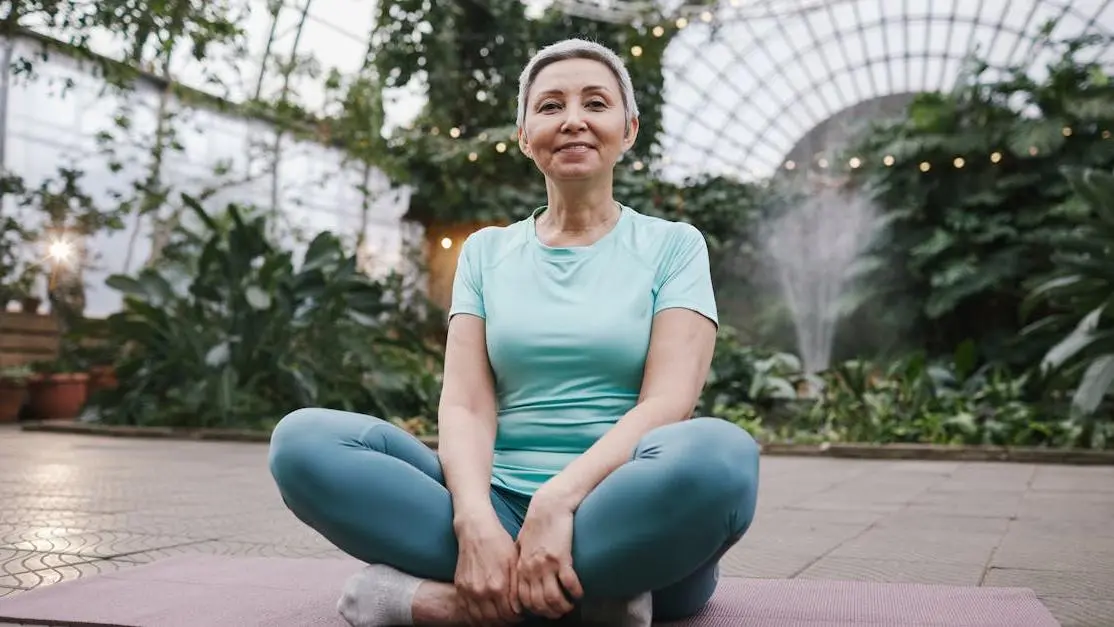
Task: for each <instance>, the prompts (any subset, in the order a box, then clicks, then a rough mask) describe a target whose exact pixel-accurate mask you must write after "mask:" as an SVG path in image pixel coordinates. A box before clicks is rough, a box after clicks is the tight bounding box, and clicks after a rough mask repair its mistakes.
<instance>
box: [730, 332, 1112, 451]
mask: <svg viewBox="0 0 1114 627" xmlns="http://www.w3.org/2000/svg"><path fill="white" fill-rule="evenodd" d="M756 363H762V362H760V361H759V362H756ZM783 363H786V362H783ZM779 377H780V378H781V380H782V381H800V380H802V379H801V375H800V374H799V373H797V372H793V371H791V370H789V369H784V370H782V371H780V372H779ZM809 385H810V386H815V387H812V388H811V389H809V388H802V387H801V386H798V391H799V393H798V395H797V397H796V398H787V397H786V396H785V395H784V394H779V395H777V396H776V397H773V398H770V399H769V400H766V401H765V402H762V401H761V400H748V397H750V398H751V399H753V397H754V395H753V394H751V393H750V391H749V390H743V391H741V393H739V391H738V390H735V392H736V395H734V396H732V395H721V396H717V397H716V398H715V401H716V402H717V405H715V409H714V413H715V415H717V416H720V417H723V418H725V419H727V420H731V421H733V422H736V423H739V424H740V425H742V426H744V427H745V428H747V429H749V430H751V432H752V434H753V435H754V436H755V437H756V438H758V439H760V440H764V441H769V442H789V443H798V444H810V443H812V444H815V443H823V442H829V443H831V442H872V443H879V444H886V443H929V444H966V445H998V446H1049V447H1073V446H1082V447H1097V448H1103V447H1105V446H1108V445H1109V444H1110V443H1111V442H1112V440H1111V439H1110V437H1111V436H1114V428H1111V426H1110V425H1104V426H1102V427H1101V428H1099V429H1098V430H1097V432H1098V433H1100V436H1101V437H1096V438H1094V439H1092V438H1091V437H1089V436H1088V434H1087V432H1086V429H1085V424H1084V423H1082V422H1080V421H1078V420H1076V419H1074V418H1073V417H1072V416H1071V414H1070V412H1069V411H1068V410H1067V408H1066V407H1064V406H1063V404H1061V403H1058V402H1056V401H1055V399H1049V398H1042V397H1041V396H1040V394H1039V376H1038V374H1037V373H1036V372H1029V373H1025V374H1022V375H1015V374H1013V373H1012V372H1010V371H1009V369H1007V368H1005V367H1003V366H1001V365H999V364H983V365H981V366H980V365H977V361H976V355H975V350H974V346H973V344H971V343H969V342H968V343H964V344H962V345H961V346H960V347H959V349H958V350H957V351H956V354H955V355H954V356H953V357H952V358H951V359H948V360H935V361H933V360H929V359H927V358H926V356H925V355H924V354H923V353H922V354H914V355H910V356H908V357H906V358H904V359H899V360H895V361H893V362H889V363H886V364H876V363H871V362H868V361H864V360H851V361H847V362H843V363H840V364H837V365H836V366H834V367H833V368H832V369H830V370H829V371H827V372H825V373H823V374H822V375H821V376H820V377H819V381H815V380H813V381H809ZM783 387H784V385H783ZM784 389H785V390H788V388H784Z"/></svg>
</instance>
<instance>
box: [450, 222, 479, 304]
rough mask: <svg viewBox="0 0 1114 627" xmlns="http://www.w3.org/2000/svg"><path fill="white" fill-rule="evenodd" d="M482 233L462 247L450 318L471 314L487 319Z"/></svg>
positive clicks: (457, 266)
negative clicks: (482, 265)
mask: <svg viewBox="0 0 1114 627" xmlns="http://www.w3.org/2000/svg"><path fill="white" fill-rule="evenodd" d="M480 233H481V232H480V231H477V232H475V233H472V234H471V235H469V236H468V237H467V238H466V239H465V240H464V243H463V244H462V245H461V247H460V256H459V257H458V258H457V261H456V275H455V276H454V277H453V292H452V302H451V304H450V305H449V318H452V317H453V316H455V315H456V314H462V313H463V314H471V315H473V316H478V317H480V318H486V317H487V314H486V312H485V311H484V299H483V273H482V272H481V261H482V257H483V255H482V252H483V251H482V249H481V248H482V240H481V239H480Z"/></svg>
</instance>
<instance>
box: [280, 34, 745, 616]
mask: <svg viewBox="0 0 1114 627" xmlns="http://www.w3.org/2000/svg"><path fill="white" fill-rule="evenodd" d="M519 89H520V91H519V109H518V129H519V146H520V147H521V149H522V152H523V153H524V154H526V155H527V156H529V157H530V158H531V159H532V160H533V161H534V163H535V164H536V165H537V167H538V169H539V170H540V171H541V172H542V174H543V175H544V176H545V181H546V189H547V193H548V203H547V204H546V205H545V206H544V207H541V208H539V209H537V210H535V211H534V213H533V215H531V216H530V217H529V218H527V219H525V220H522V221H520V222H517V223H515V224H512V225H510V226H508V227H500V228H496V227H490V228H485V229H482V230H480V231H478V232H476V233H474V234H472V235H471V236H470V237H469V238H468V239H467V240H466V241H465V243H464V244H463V246H462V250H461V253H460V259H459V262H458V267H457V272H456V276H455V282H454V285H453V292H452V304H451V307H450V311H449V320H450V321H449V331H448V344H447V348H446V355H445V372H444V388H443V391H442V396H441V405H440V408H439V413H438V425H439V433H440V438H439V448H438V451H437V453H434V452H432V451H431V450H429V449H428V448H426V447H425V446H423V445H422V444H421V443H420V442H419V441H418V440H417V439H415V438H413V437H412V436H410V435H409V434H407V433H405V432H404V431H402V430H401V429H398V428H396V427H394V426H393V425H391V424H389V423H387V422H384V421H383V420H380V419H378V418H373V417H369V416H363V415H359V414H353V413H346V412H341V411H334V410H328V409H303V410H299V411H296V412H294V413H292V414H290V415H289V416H286V417H285V418H284V419H283V420H282V422H281V423H280V424H279V425H278V427H277V428H276V429H275V432H274V436H273V439H272V448H271V458H270V465H271V472H272V474H273V475H274V477H275V480H276V482H277V484H278V487H279V490H280V492H281V494H282V497H283V499H284V500H285V502H286V503H287V505H288V506H289V507H290V509H291V510H292V511H293V512H294V514H295V515H296V516H298V518H300V519H301V520H302V521H304V522H305V523H307V524H308V525H310V526H312V527H313V528H314V529H316V530H317V531H318V532H320V533H321V534H322V535H323V536H324V537H325V538H327V539H328V540H330V541H331V542H332V543H334V544H335V545H336V546H337V547H339V548H340V549H341V550H343V551H345V552H347V553H349V554H351V555H353V556H355V557H356V558H358V559H360V560H362V561H365V562H367V563H368V564H369V566H367V567H366V568H365V569H364V570H363V571H361V572H360V573H358V574H356V575H354V576H353V577H352V579H351V580H350V581H349V582H348V584H347V586H346V588H345V590H344V592H343V594H342V596H341V599H340V601H339V603H338V609H339V611H340V612H341V614H343V615H344V616H345V618H347V619H348V621H349V622H350V623H352V624H353V625H387V624H390V625H395V624H414V625H442V624H444V625H453V624H472V625H510V624H515V623H518V622H519V621H521V620H523V619H557V618H561V617H566V616H569V617H574V618H576V617H578V618H581V619H583V621H584V622H587V623H593V622H595V623H600V624H608V625H649V624H650V622H651V610H652V615H653V617H654V618H657V619H663V620H673V619H678V618H682V617H685V616H689V615H691V614H694V613H695V612H697V611H698V610H699V609H700V608H701V607H702V606H703V605H704V604H705V603H706V602H707V600H708V599H709V597H710V596H711V594H712V592H713V590H714V588H715V586H716V580H717V576H718V568H717V563H718V560H719V558H720V557H721V556H722V555H723V553H724V552H725V551H726V550H727V549H728V548H729V547H731V546H732V545H733V544H734V543H735V542H737V541H738V540H739V538H740V537H741V536H742V534H743V533H744V532H745V531H746V529H747V528H748V526H749V525H750V522H751V519H752V518H753V515H754V509H755V505H756V499H757V496H756V491H757V485H758V449H757V446H756V445H755V443H754V440H753V439H751V437H750V436H749V435H748V434H747V433H746V432H745V431H743V430H742V429H740V428H738V427H737V426H735V425H733V424H731V423H728V422H726V421H722V420H717V419H712V418H691V414H692V412H693V408H694V407H695V405H696V402H697V398H698V395H699V393H700V391H701V388H702V387H703V383H704V380H705V377H706V375H707V371H708V367H709V364H710V361H711V357H712V351H713V347H714V344H715V336H716V329H717V325H718V321H717V311H716V304H715V300H714V297H713V293H712V284H711V280H710V276H709V269H708V252H707V247H706V244H705V242H704V239H703V237H702V235H701V234H700V233H699V232H698V231H697V230H696V229H695V228H693V227H692V226H690V225H688V224H684V223H679V222H670V221H666V220H661V219H657V218H652V217H648V216H645V215H642V214H640V213H638V212H636V211H635V210H634V209H632V208H630V207H626V206H623V205H621V204H620V203H618V202H616V201H615V200H614V199H613V198H612V177H613V170H614V167H615V164H616V162H617V161H618V160H619V158H620V156H621V155H622V154H623V153H624V152H625V151H627V150H628V149H629V148H630V147H631V146H632V145H633V144H634V141H635V138H636V137H637V135H638V109H637V106H636V104H635V99H634V92H633V89H632V87H631V80H630V76H629V74H628V73H627V70H626V68H625V67H624V65H623V63H622V62H621V61H620V60H619V58H618V57H617V56H616V55H615V54H614V53H613V52H611V51H610V50H608V49H606V48H604V47H602V46H599V45H597V44H594V43H589V42H585V41H581V40H566V41H563V42H560V43H557V44H554V45H552V46H549V47H547V48H545V49H543V50H541V51H540V52H538V53H537V55H536V56H535V57H534V58H533V59H532V60H531V61H530V63H529V64H528V65H527V66H526V68H525V69H524V71H523V72H522V76H521V78H520V85H519Z"/></svg>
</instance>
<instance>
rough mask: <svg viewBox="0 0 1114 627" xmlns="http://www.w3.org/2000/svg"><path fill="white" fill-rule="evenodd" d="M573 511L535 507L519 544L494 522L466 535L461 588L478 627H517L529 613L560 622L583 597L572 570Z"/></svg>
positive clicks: (462, 543)
mask: <svg viewBox="0 0 1114 627" xmlns="http://www.w3.org/2000/svg"><path fill="white" fill-rule="evenodd" d="M572 535H573V512H572V511H571V510H570V509H568V508H566V507H562V506H559V505H556V504H553V503H550V502H547V501H546V500H545V499H544V498H542V499H539V498H538V497H537V496H535V500H534V501H533V502H532V503H531V505H530V508H529V509H528V510H527V512H526V519H525V520H524V522H523V524H522V529H521V530H520V531H519V534H518V539H517V540H513V539H512V538H511V536H510V534H508V533H507V532H506V530H504V529H503V528H502V525H500V524H499V523H498V520H497V519H496V520H494V521H493V524H491V523H489V524H486V525H483V526H481V527H478V528H476V529H473V530H470V531H469V532H467V533H463V534H460V538H459V540H460V558H459V560H458V562H457V571H456V581H455V583H456V588H457V592H458V594H459V597H460V601H461V606H462V610H463V611H464V613H465V614H466V617H467V618H468V620H469V622H470V624H472V625H511V624H514V623H517V622H519V621H520V620H522V619H523V618H524V614H525V613H530V614H533V615H535V616H542V617H545V618H550V619H556V618H560V617H561V616H564V615H565V614H567V613H569V612H571V611H572V609H573V601H574V600H576V599H579V598H580V597H581V596H582V595H583V594H584V592H583V589H582V588H581V586H580V580H579V579H578V578H577V576H576V572H575V571H574V570H573V566H572Z"/></svg>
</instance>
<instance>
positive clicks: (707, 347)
mask: <svg viewBox="0 0 1114 627" xmlns="http://www.w3.org/2000/svg"><path fill="white" fill-rule="evenodd" d="M715 345H716V324H715V323H714V322H712V321H711V320H710V319H708V318H707V317H705V316H703V315H701V314H699V313H697V312H695V311H693V310H691V309H685V308H681V307H676V308H672V309H665V310H663V311H661V312H659V313H658V314H657V315H655V316H654V321H653V326H652V327H651V331H650V348H649V351H648V352H647V355H646V368H645V371H644V374H643V378H642V388H641V392H640V394H639V398H638V403H637V404H636V405H635V406H634V408H633V409H631V410H630V411H629V412H627V413H626V414H625V415H624V416H623V417H622V418H621V419H620V420H619V421H618V422H617V423H616V424H615V426H614V427H612V428H611V429H610V430H609V431H608V432H607V433H605V434H604V435H603V436H602V437H601V438H600V439H599V440H597V441H596V443H595V444H593V445H592V446H591V447H590V448H589V449H588V450H587V451H585V452H584V454H582V455H580V456H579V457H577V458H576V459H575V460H573V461H572V462H570V463H569V465H568V466H566V467H565V469H564V470H562V471H561V472H560V473H559V474H557V475H556V476H555V477H553V478H552V479H550V480H549V481H548V482H546V483H545V484H544V485H543V486H541V487H540V488H539V489H538V492H537V494H535V495H534V499H535V500H538V499H539V498H540V500H541V501H543V502H544V503H546V504H549V505H551V506H552V507H556V508H558V509H561V510H568V511H574V510H576V508H577V507H579V506H580V502H581V501H583V500H584V498H585V497H586V496H587V495H588V494H589V493H590V492H591V491H592V490H594V489H595V488H596V486H597V485H598V484H599V483H600V482H601V481H603V480H604V479H605V478H606V477H607V476H608V475H609V474H611V472H612V471H614V470H615V469H616V468H618V467H619V466H621V465H623V464H624V463H626V462H628V461H630V458H631V452H632V451H634V449H635V447H636V446H637V445H638V442H639V440H641V439H642V436H644V435H646V433H648V432H649V431H651V430H652V429H655V428H657V427H660V426H663V425H667V424H670V423H673V422H678V421H681V420H685V419H687V418H689V417H690V416H691V415H692V412H693V410H694V409H695V408H696V404H697V401H698V400H699V398H700V392H701V390H702V389H703V388H704V382H705V379H706V378H707V376H708V369H709V368H710V367H711V363H712V353H713V351H714V350H715Z"/></svg>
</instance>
